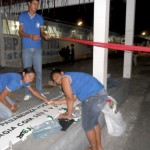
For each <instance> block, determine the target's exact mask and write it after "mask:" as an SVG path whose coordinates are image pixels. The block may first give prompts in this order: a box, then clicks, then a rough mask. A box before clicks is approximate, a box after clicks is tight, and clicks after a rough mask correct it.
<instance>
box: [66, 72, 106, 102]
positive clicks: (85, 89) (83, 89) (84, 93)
mask: <svg viewBox="0 0 150 150" xmlns="http://www.w3.org/2000/svg"><path fill="white" fill-rule="evenodd" d="M64 76H69V77H70V79H71V83H70V86H71V88H72V91H73V94H74V95H76V96H77V97H78V98H79V100H80V101H84V100H86V99H87V98H88V97H90V96H93V95H94V94H96V93H97V92H99V91H100V90H102V89H103V88H104V86H103V85H102V84H101V83H100V82H99V81H98V80H97V79H96V78H94V77H93V76H91V75H89V74H86V73H82V72H66V73H65V74H64Z"/></svg>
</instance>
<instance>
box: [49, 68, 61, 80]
mask: <svg viewBox="0 0 150 150" xmlns="http://www.w3.org/2000/svg"><path fill="white" fill-rule="evenodd" d="M61 72H62V70H61V69H55V68H53V69H52V71H51V74H50V78H51V79H52V80H53V78H52V77H53V75H54V74H55V73H59V74H60V73H61Z"/></svg>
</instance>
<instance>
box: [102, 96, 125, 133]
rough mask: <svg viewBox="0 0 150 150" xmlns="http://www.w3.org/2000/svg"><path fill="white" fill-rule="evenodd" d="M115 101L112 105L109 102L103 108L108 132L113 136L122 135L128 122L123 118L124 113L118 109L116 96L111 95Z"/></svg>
mask: <svg viewBox="0 0 150 150" xmlns="http://www.w3.org/2000/svg"><path fill="white" fill-rule="evenodd" d="M109 99H110V100H111V101H112V102H113V104H112V106H109V104H108V103H107V104H106V105H105V107H104V108H103V109H102V112H103V113H104V117H105V121H106V125H107V130H108V134H110V135H113V136H120V135H122V134H123V133H124V132H125V130H126V123H125V121H124V120H123V117H122V114H121V113H120V112H119V111H118V109H117V102H116V100H115V99H114V98H112V97H110V96H109Z"/></svg>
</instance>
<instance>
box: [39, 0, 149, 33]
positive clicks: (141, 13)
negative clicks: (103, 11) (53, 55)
mask: <svg viewBox="0 0 150 150" xmlns="http://www.w3.org/2000/svg"><path fill="white" fill-rule="evenodd" d="M93 6H94V5H93V3H90V4H80V5H76V6H67V7H62V8H53V9H50V10H49V11H48V10H44V11H43V16H44V17H45V19H47V20H60V21H61V22H66V23H70V24H74V25H75V24H76V22H77V19H78V18H79V17H80V16H81V18H82V19H83V20H84V26H86V27H93ZM125 11H126V2H125V0H111V2H110V25H109V30H110V31H111V32H116V33H119V34H124V32H125V14H126V12H125ZM39 13H41V12H40V11H39ZM149 29H150V19H149V4H148V0H136V12H135V35H139V34H141V32H142V31H147V33H148V32H149Z"/></svg>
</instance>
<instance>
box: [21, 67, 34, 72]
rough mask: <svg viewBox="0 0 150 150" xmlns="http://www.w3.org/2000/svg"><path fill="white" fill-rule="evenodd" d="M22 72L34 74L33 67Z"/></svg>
mask: <svg viewBox="0 0 150 150" xmlns="http://www.w3.org/2000/svg"><path fill="white" fill-rule="evenodd" d="M22 72H25V74H26V73H34V74H36V73H35V70H34V69H33V67H27V68H24V69H23V71H22Z"/></svg>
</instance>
